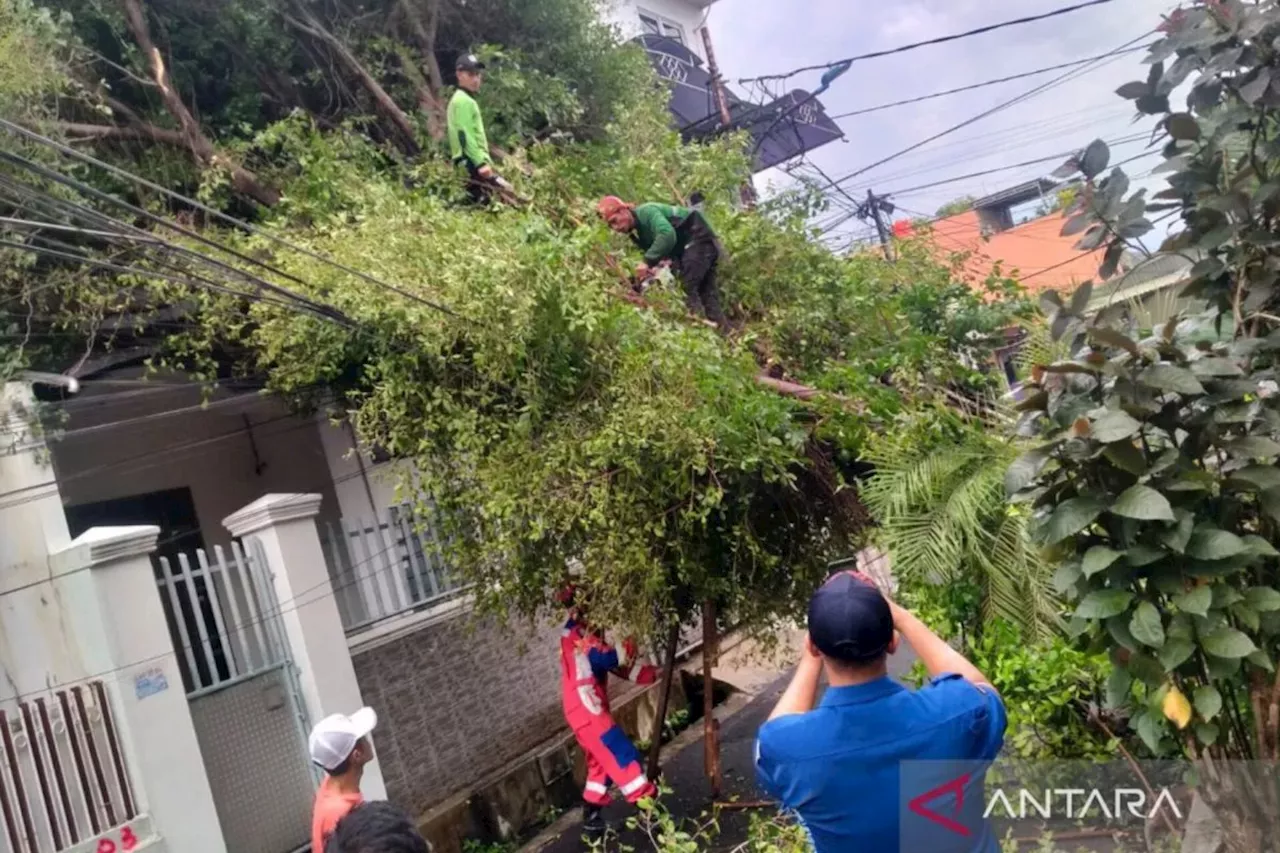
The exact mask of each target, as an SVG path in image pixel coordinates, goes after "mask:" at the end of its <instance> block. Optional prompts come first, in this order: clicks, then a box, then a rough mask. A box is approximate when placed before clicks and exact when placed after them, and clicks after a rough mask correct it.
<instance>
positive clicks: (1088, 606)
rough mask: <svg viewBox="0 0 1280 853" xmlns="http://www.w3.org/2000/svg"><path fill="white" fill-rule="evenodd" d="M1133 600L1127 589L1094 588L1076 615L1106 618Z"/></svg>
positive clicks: (1126, 606)
mask: <svg viewBox="0 0 1280 853" xmlns="http://www.w3.org/2000/svg"><path fill="white" fill-rule="evenodd" d="M1131 601H1133V593H1132V592H1129V590H1127V589H1099V590H1094V591H1093V592H1091V593H1089V594H1088V595H1086V596H1085V597H1084V598H1083V599H1081V601H1080V606H1079V607H1077V608H1076V616H1079V617H1080V618H1081V619H1106V618H1108V617H1110V616H1117V615H1119V614H1121V613H1123V612H1125V610H1127V609H1129V602H1131ZM1246 654H1248V653H1247V652H1246Z"/></svg>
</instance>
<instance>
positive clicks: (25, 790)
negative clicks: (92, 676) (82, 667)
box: [0, 681, 138, 853]
mask: <svg viewBox="0 0 1280 853" xmlns="http://www.w3.org/2000/svg"><path fill="white" fill-rule="evenodd" d="M0 817H3V821H4V832H3V834H2V835H0V851H4V853H56V851H62V850H71V849H77V848H82V847H83V846H84V845H88V844H91V843H92V842H93V841H94V840H96V839H99V838H101V837H102V836H103V834H104V833H106V832H108V831H109V830H113V829H115V828H117V827H120V826H121V825H124V824H127V823H129V822H130V821H132V820H134V819H135V818H137V817H138V811H137V799H136V798H135V796H134V793H133V789H132V787H131V784H130V779H129V771H128V768H127V767H126V766H125V755H124V750H123V748H122V746H121V743H120V736H119V733H118V732H117V731H116V726H115V720H114V715H113V714H112V709H111V700H110V697H109V695H108V693H107V690H106V688H105V686H104V685H103V683H102V682H101V681H91V682H86V683H82V684H76V685H73V686H69V687H62V688H59V689H57V690H54V691H52V692H51V693H49V694H48V695H46V696H40V697H38V698H33V699H28V700H26V701H22V702H6V703H4V704H3V707H2V708H0ZM130 831H132V830H130Z"/></svg>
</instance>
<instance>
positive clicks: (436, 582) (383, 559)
mask: <svg viewBox="0 0 1280 853" xmlns="http://www.w3.org/2000/svg"><path fill="white" fill-rule="evenodd" d="M320 542H321V546H322V547H323V549H324V553H325V559H326V560H327V561H328V563H329V575H330V577H331V578H332V580H333V586H334V596H335V598H336V599H337V602H338V611H339V612H340V613H341V614H342V624H343V627H344V628H346V631H347V633H348V634H352V633H355V632H357V631H360V630H363V629H365V628H369V627H371V626H372V625H374V624H375V623H377V622H381V621H383V620H385V619H389V618H391V617H393V616H398V615H401V614H403V613H409V612H413V611H416V610H422V609H425V608H428V607H432V606H435V605H437V604H440V603H443V602H444V601H446V600H448V599H450V598H453V597H455V596H457V595H458V594H459V593H460V592H462V590H463V588H464V587H463V585H462V584H461V583H460V582H459V581H458V579H457V578H456V577H454V575H453V574H452V573H451V572H450V571H449V568H448V566H446V565H445V563H444V560H443V557H442V553H441V549H440V540H439V538H438V536H437V533H436V528H435V526H434V525H433V524H431V523H430V522H429V521H428V520H426V519H423V518H422V517H421V516H417V515H414V514H413V513H412V512H411V511H410V510H409V509H408V508H406V507H393V508H392V509H390V510H388V511H387V512H386V513H384V514H383V515H382V516H381V517H380V518H376V519H360V518H355V519H352V518H344V519H341V520H340V521H338V522H336V523H335V522H322V523H321V525H320Z"/></svg>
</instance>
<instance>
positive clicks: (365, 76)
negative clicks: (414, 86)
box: [281, 4, 422, 156]
mask: <svg viewBox="0 0 1280 853" xmlns="http://www.w3.org/2000/svg"><path fill="white" fill-rule="evenodd" d="M295 5H299V10H298V11H299V14H300V15H301V17H298V16H296V15H291V14H289V13H288V12H282V13H281V16H282V17H283V18H284V21H285V23H287V24H288V25H289V26H291V27H293V28H294V29H296V30H297V31H298V32H301V33H304V34H306V35H309V36H311V37H312V38H314V39H316V40H317V41H320V42H323V43H324V44H325V45H326V46H328V48H329V49H330V50H332V51H333V53H334V55H335V56H336V57H337V58H338V60H339V61H341V62H342V64H343V65H345V66H346V67H347V70H348V71H350V72H351V73H352V74H353V75H355V77H356V79H357V80H359V81H360V85H361V86H363V87H364V90H365V91H366V92H368V93H369V96H370V97H372V98H373V103H374V106H375V107H376V108H377V110H378V112H380V113H382V115H383V116H384V117H385V118H386V119H387V120H388V121H389V122H391V124H392V125H394V126H395V129H396V135H397V136H398V137H399V144H400V149H401V150H402V151H404V153H406V154H409V155H410V156H412V155H415V154H417V153H419V152H420V151H421V150H422V149H421V148H419V147H418V141H417V134H416V132H415V130H414V127H413V122H412V121H410V119H409V116H408V114H407V113H406V112H405V111H404V110H402V109H400V105H399V104H397V103H396V102H395V100H394V99H392V97H391V96H390V95H389V94H387V90H386V89H384V88H382V84H381V83H379V82H378V81H377V80H376V79H374V76H373V75H372V74H370V73H369V71H368V69H366V68H365V67H364V64H363V63H362V62H360V60H359V58H358V57H356V55H355V54H354V53H352V52H351V49H350V48H349V47H347V45H346V44H345V43H344V42H343V41H342V39H340V38H338V37H337V36H335V35H334V34H333V33H331V32H329V30H327V29H326V28H325V26H324V25H323V24H321V23H320V21H319V20H317V19H316V16H315V15H313V14H312V13H311V11H310V10H309V9H306V8H305V7H301V6H300V4H295Z"/></svg>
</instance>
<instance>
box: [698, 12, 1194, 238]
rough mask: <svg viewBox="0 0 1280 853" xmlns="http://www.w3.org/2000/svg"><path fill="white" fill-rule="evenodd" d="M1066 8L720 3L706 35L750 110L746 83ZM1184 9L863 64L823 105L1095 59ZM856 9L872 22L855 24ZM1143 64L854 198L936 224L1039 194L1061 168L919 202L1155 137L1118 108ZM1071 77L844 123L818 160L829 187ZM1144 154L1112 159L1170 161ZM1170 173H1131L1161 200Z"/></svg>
mask: <svg viewBox="0 0 1280 853" xmlns="http://www.w3.org/2000/svg"><path fill="white" fill-rule="evenodd" d="M1066 5H1072V0H898V2H896V3H893V4H874V5H873V4H872V3H871V2H869V0H853V2H851V0H804V2H803V3H802V4H795V3H783V2H777V0H718V2H717V3H716V4H715V5H714V6H712V8H711V12H710V16H709V19H708V24H707V25H708V27H709V28H710V32H711V35H712V37H713V39H714V42H715V50H716V56H717V59H718V61H719V63H720V66H721V72H722V73H723V74H724V76H725V79H726V80H727V81H728V82H729V86H730V88H731V89H733V90H734V91H735V92H737V93H738V94H739V95H743V96H746V95H748V94H750V93H749V91H748V87H747V86H745V85H743V84H741V83H739V82H738V80H739V78H742V77H753V76H756V75H762V74H772V73H782V72H786V71H789V70H791V69H792V68H796V67H799V66H803V65H814V64H818V63H822V62H828V61H832V60H837V59H841V58H844V57H847V56H852V55H854V54H859V53H865V52H869V51H874V50H881V49H885V48H891V47H896V46H899V45H903V44H908V43H911V42H917V41H921V40H924V39H929V38H933V37H936V36H942V35H948V34H952V33H958V32H963V31H966V30H970V29H973V28H975V27H980V26H984V25H987V24H993V23H998V22H1001V21H1006V20H1010V19H1013V18H1021V17H1025V16H1030V15H1035V14H1039V13H1043V12H1047V11H1051V10H1053V9H1056V8H1060V7H1062V6H1066ZM1175 5H1176V4H1175V3H1174V2H1172V0H1113V2H1111V3H1109V4H1106V5H1102V6H1095V7H1091V8H1086V9H1082V10H1080V11H1076V12H1072V13H1070V14H1068V15H1062V16H1058V17H1056V18H1051V19H1048V20H1045V21H1038V22H1035V23H1031V24H1025V25H1022V26H1018V27H1013V28H1009V29H1004V30H998V31H995V32H992V33H986V34H983V35H979V36H974V37H971V38H966V39H962V40H959V41H955V42H951V43H948V44H943V45H935V46H928V47H923V48H919V49H917V50H912V51H908V52H906V53H902V54H898V55H895V56H888V57H882V58H877V59H869V60H865V61H862V62H858V63H855V64H854V65H853V67H852V68H851V69H850V71H849V72H848V73H847V74H845V75H844V76H843V77H841V78H839V79H838V80H837V81H836V82H835V83H834V84H833V85H832V87H831V89H830V90H829V91H828V92H826V93H825V94H824V95H823V96H822V98H821V101H822V104H823V106H824V107H825V109H826V112H827V114H828V115H835V114H838V113H842V112H847V111H851V110H857V109H861V108H864V107H870V106H875V105H878V104H882V103H885V102H889V101H896V100H901V99H905V98H912V97H916V96H919V95H927V94H931V93H933V92H938V91H941V90H945V89H951V88H955V87H959V86H965V85H968V84H971V83H979V82H983V81H986V80H990V79H992V78H997V77H1005V76H1009V75H1012V74H1018V73H1022V72H1025V71H1031V70H1034V69H1037V68H1043V67H1045V66H1049V65H1057V64H1060V63H1064V62H1071V61H1073V60H1077V59H1084V58H1087V57H1090V56H1096V55H1098V54H1102V53H1106V52H1108V51H1110V50H1113V49H1115V48H1117V47H1119V46H1121V45H1122V44H1124V43H1126V42H1129V41H1130V40H1132V39H1136V38H1138V37H1140V36H1142V35H1143V34H1144V33H1147V32H1149V31H1151V30H1153V29H1154V28H1155V27H1156V26H1157V25H1158V24H1159V23H1160V16H1161V14H1163V13H1166V12H1168V11H1169V10H1170V9H1172V8H1173V7H1174V6H1175ZM797 6H801V7H802V8H803V10H804V12H803V14H797V11H798V10H797ZM855 6H856V7H861V9H862V11H857V12H851V7H855ZM1143 56H1144V53H1143V52H1138V53H1132V54H1127V55H1124V56H1121V57H1119V58H1116V59H1112V60H1104V61H1103V62H1102V63H1099V64H1098V65H1096V66H1092V67H1091V70H1089V71H1088V72H1087V73H1083V74H1081V75H1079V76H1078V77H1076V78H1075V79H1072V80H1070V81H1068V82H1065V83H1063V84H1062V85H1060V86H1057V87H1055V88H1052V89H1050V90H1048V91H1046V92H1044V93H1043V94H1041V95H1038V96H1036V97H1034V98H1031V99H1029V100H1027V101H1025V102H1023V103H1021V104H1019V105H1017V106H1015V107H1012V108H1010V109H1007V110H1005V111H1002V112H1000V113H997V114H995V115H993V116H990V117H988V118H985V119H982V120H981V121H979V122H977V123H975V124H973V125H970V126H969V127H966V128H964V129H962V130H959V131H956V132H955V133H952V134H949V135H948V136H945V137H943V138H942V139H940V140H938V141H936V142H934V143H931V144H929V145H927V146H925V147H924V148H922V149H920V150H918V151H916V152H913V153H911V154H908V155H905V156H903V157H901V158H899V159H896V160H894V161H893V162H891V163H887V164H885V165H883V166H880V167H877V168H875V169H872V170H871V171H869V172H868V173H867V174H865V175H863V176H860V177H858V178H855V179H853V180H851V181H849V182H848V183H847V184H844V185H843V186H844V188H845V189H846V190H848V192H849V194H850V195H851V196H853V197H854V198H859V199H860V198H863V197H865V195H866V192H867V189H868V188H871V189H874V190H875V191H876V192H877V193H878V194H881V195H883V194H886V193H889V194H894V193H895V192H898V191H902V192H901V193H900V194H898V195H895V196H894V199H893V200H894V202H895V203H896V204H897V206H898V208H899V211H900V212H899V213H898V214H897V215H896V216H895V217H894V218H911V217H913V216H916V215H919V214H926V215H932V214H934V212H935V211H936V210H937V208H938V207H939V206H940V205H942V204H944V203H946V202H947V201H950V200H951V199H954V198H956V197H959V196H963V195H975V196H982V195H984V194H987V193H990V192H995V191H998V190H1001V189H1004V188H1006V187H1009V186H1013V185H1015V184H1018V183H1022V182H1024V181H1028V180H1032V179H1034V178H1036V177H1038V176H1040V175H1047V174H1049V173H1050V172H1052V171H1053V170H1054V168H1056V164H1055V163H1052V162H1051V163H1047V164H1045V165H1043V166H1031V167H1024V168H1022V169H1017V170H1010V171H1006V172H1001V173H999V174H996V175H992V176H989V177H985V178H975V179H970V180H966V181H961V182H957V183H954V184H949V185H946V186H941V187H937V188H934V189H928V190H920V191H917V192H907V191H908V190H911V189H912V188H914V187H918V186H920V185H922V184H926V183H931V182H934V181H939V180H945V179H948V178H952V177H956V176H959V175H964V174H968V173H971V172H978V171H983V170H986V169H991V168H996V167H999V166H1004V165H1008V164H1011V163H1018V162H1022V161H1026V160H1033V159H1036V158H1040V157H1047V156H1049V155H1054V154H1058V153H1061V152H1065V151H1071V150H1074V149H1078V148H1083V147H1084V146H1085V145H1087V144H1088V143H1089V142H1090V141H1092V140H1093V139H1095V138H1102V139H1106V140H1111V139H1117V138H1121V137H1128V136H1132V135H1134V134H1136V133H1139V132H1141V131H1143V130H1146V131H1147V132H1148V134H1149V132H1150V130H1151V128H1152V127H1153V121H1152V119H1151V118H1149V117H1144V118H1143V119H1141V120H1140V121H1139V122H1138V123H1137V124H1135V123H1134V121H1133V119H1134V116H1135V113H1134V110H1133V108H1132V102H1130V101H1126V100H1124V99H1122V98H1121V97H1120V96H1118V95H1116V94H1115V90H1116V88H1117V87H1118V86H1120V85H1121V84H1123V83H1125V82H1128V81H1130V80H1136V79H1145V78H1146V74H1147V66H1146V65H1143V64H1142V59H1143ZM1063 73H1065V71H1058V72H1051V73H1048V74H1044V75H1041V76H1036V77H1030V78H1027V79H1023V80H1015V81H1011V82H1007V83H1001V84H998V85H995V86H990V87H987V88H983V89H978V90H975V91H971V92H964V93H961V94H958V95H951V96H948V97H946V98H939V99H935V100H931V101H927V102H924V103H921V104H912V105H909V106H904V107H897V108H894V109H891V110H885V111H882V112H876V113H871V114H868V115H863V116H857V117H853V118H847V119H840V120H839V121H838V122H837V123H838V124H839V125H840V126H841V129H842V130H843V131H844V133H845V136H846V138H845V140H844V141H837V142H833V143H830V144H828V145H826V146H824V147H822V148H819V149H817V150H816V151H814V152H812V153H811V154H809V155H808V156H809V159H810V160H811V161H812V162H813V163H814V164H816V165H817V166H819V167H820V168H821V169H822V170H823V171H825V172H826V173H827V174H828V175H830V176H832V177H840V176H842V175H845V174H847V173H849V172H852V171H854V170H856V169H860V168H862V167H864V166H866V165H868V164H870V163H873V162H875V161H877V160H879V159H880V158H882V157H885V156H887V155H889V154H892V153H894V152H896V151H899V150H901V149H903V148H906V147H907V146H909V145H912V144H914V143H916V142H919V141H920V140H923V139H925V138H927V137H929V136H931V135H933V134H934V133H937V132H939V131H942V130H945V129H946V128H948V127H950V126H952V125H954V124H957V123H959V122H961V121H963V120H965V119H968V118H970V117H972V116H975V115H977V114H978V113H981V112H983V111H984V110H987V109H989V108H991V107H993V106H995V105H997V104H999V103H1000V102H1002V101H1005V100H1008V99H1010V98H1012V97H1014V96H1016V95H1018V94H1021V93H1022V92H1024V91H1026V90H1028V89H1031V88H1034V87H1035V86H1037V85H1039V84H1041V83H1045V82H1048V81H1050V80H1052V79H1054V77H1056V76H1058V75H1061V74H1063ZM821 74H822V72H821V71H811V72H805V73H803V74H801V75H799V76H797V77H794V78H791V79H790V80H789V81H787V87H788V88H803V89H806V90H812V89H814V88H816V87H817V84H818V79H819V77H820V76H821ZM775 85H776V84H775ZM778 91H781V90H778ZM1177 102H1178V101H1177V99H1175V101H1174V103H1175V104H1176V103H1177ZM1146 146H1147V139H1143V140H1142V141H1139V142H1133V143H1128V144H1122V145H1117V146H1114V147H1113V152H1112V163H1115V162H1117V161H1119V160H1122V159H1125V158H1128V157H1134V156H1137V155H1139V154H1142V153H1143V152H1144V151H1147V150H1151V151H1154V150H1157V149H1158V146H1157V149H1148V148H1147V147H1146ZM1159 162H1160V158H1159V156H1158V155H1153V156H1150V157H1146V158H1144V159H1141V160H1138V161H1135V162H1134V163H1132V164H1130V165H1127V166H1125V169H1126V171H1127V172H1128V173H1129V174H1130V176H1131V177H1132V178H1134V180H1135V186H1149V187H1152V189H1153V191H1154V189H1158V188H1159V187H1160V186H1162V182H1161V181H1160V180H1159V178H1158V177H1157V178H1147V179H1146V180H1139V177H1140V176H1142V175H1146V174H1147V173H1148V172H1149V170H1150V169H1151V168H1152V167H1153V166H1155V165H1156V164H1157V163H1159ZM789 182H790V179H789V178H788V177H787V176H786V175H785V174H783V173H781V172H779V171H778V170H770V171H769V172H766V173H763V174H761V175H759V176H757V184H758V186H760V187H761V188H762V189H764V190H765V192H766V194H767V192H768V190H767V187H768V186H772V187H773V188H775V189H776V188H778V187H781V186H786V185H787V184H788V183H789ZM833 233H835V234H839V235H842V236H844V237H846V238H847V237H863V236H866V235H868V234H869V233H870V226H868V225H866V224H864V223H862V222H860V221H858V220H856V219H855V220H852V221H850V222H849V223H847V224H846V225H844V226H841V227H840V228H839V229H837V230H836V231H835V232H833ZM833 242H835V241H833Z"/></svg>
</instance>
